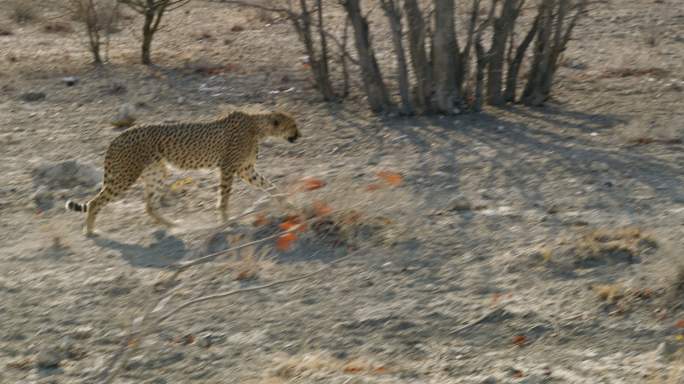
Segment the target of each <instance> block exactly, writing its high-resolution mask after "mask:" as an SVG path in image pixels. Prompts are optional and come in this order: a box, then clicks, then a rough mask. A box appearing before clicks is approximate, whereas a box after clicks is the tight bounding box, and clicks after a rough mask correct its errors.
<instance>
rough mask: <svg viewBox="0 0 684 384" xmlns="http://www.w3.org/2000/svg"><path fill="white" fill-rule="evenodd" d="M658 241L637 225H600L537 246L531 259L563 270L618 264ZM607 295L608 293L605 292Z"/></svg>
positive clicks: (635, 260)
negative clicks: (573, 235)
mask: <svg viewBox="0 0 684 384" xmlns="http://www.w3.org/2000/svg"><path fill="white" fill-rule="evenodd" d="M657 246H658V243H657V242H656V240H655V239H654V238H653V237H651V235H649V234H647V233H644V232H643V231H642V230H641V229H640V228H636V227H622V228H599V229H591V230H588V231H586V232H583V233H581V234H579V235H577V236H575V237H574V238H570V239H562V240H560V241H559V242H558V243H557V244H553V245H545V246H542V247H540V248H539V249H538V250H537V251H536V252H535V253H534V254H533V259H537V260H540V261H542V262H544V263H545V264H546V265H547V266H548V267H550V268H559V267H560V268H561V269H563V270H568V269H569V270H574V269H585V268H594V267H598V266H602V265H612V264H619V263H626V264H633V263H639V262H640V261H641V260H640V257H641V256H642V255H643V254H645V253H646V252H649V251H651V250H653V249H655V248H657ZM606 296H610V295H606Z"/></svg>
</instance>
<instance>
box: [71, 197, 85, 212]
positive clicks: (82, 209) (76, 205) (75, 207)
mask: <svg viewBox="0 0 684 384" xmlns="http://www.w3.org/2000/svg"><path fill="white" fill-rule="evenodd" d="M66 209H67V210H70V211H76V212H87V211H88V204H79V203H77V202H75V201H71V200H69V201H67V202H66Z"/></svg>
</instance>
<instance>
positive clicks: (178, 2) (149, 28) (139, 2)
mask: <svg viewBox="0 0 684 384" xmlns="http://www.w3.org/2000/svg"><path fill="white" fill-rule="evenodd" d="M118 1H119V2H120V3H121V4H124V5H126V6H128V7H129V8H130V9H132V10H133V11H135V12H137V13H139V14H141V15H142V16H143V18H144V22H143V28H142V29H143V36H142V46H141V60H142V63H143V64H145V65H150V64H152V58H151V49H152V38H153V37H154V34H155V33H156V32H157V31H158V30H159V25H160V24H161V21H162V18H163V17H164V15H165V14H166V12H170V11H173V10H175V9H178V8H180V7H182V6H184V5H186V4H187V3H189V2H190V0H118Z"/></svg>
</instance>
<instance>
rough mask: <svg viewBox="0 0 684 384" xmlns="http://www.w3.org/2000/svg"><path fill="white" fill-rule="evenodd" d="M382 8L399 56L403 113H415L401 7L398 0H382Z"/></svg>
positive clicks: (395, 51)
mask: <svg viewBox="0 0 684 384" xmlns="http://www.w3.org/2000/svg"><path fill="white" fill-rule="evenodd" d="M380 2H381V5H382V9H383V10H384V11H385V15H386V16H387V19H388V20H389V24H390V29H391V31H392V44H393V45H394V54H395V55H396V56H397V71H398V75H399V76H398V77H399V96H400V97H401V113H402V114H405V115H411V114H413V105H411V97H410V93H409V79H408V69H407V68H406V55H405V54H404V45H403V42H402V34H403V32H402V29H403V28H402V24H401V9H400V8H399V5H398V4H397V2H396V0H380Z"/></svg>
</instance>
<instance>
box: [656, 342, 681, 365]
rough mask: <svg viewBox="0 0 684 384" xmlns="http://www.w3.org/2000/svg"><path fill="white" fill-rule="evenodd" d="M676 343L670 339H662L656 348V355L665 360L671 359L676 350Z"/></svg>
mask: <svg viewBox="0 0 684 384" xmlns="http://www.w3.org/2000/svg"><path fill="white" fill-rule="evenodd" d="M677 349H678V348H677V344H675V343H672V342H670V341H663V342H662V343H660V344H659V345H658V348H657V349H656V357H657V358H658V359H662V360H665V361H669V360H670V359H672V357H673V355H674V354H675V352H677Z"/></svg>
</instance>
